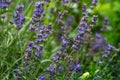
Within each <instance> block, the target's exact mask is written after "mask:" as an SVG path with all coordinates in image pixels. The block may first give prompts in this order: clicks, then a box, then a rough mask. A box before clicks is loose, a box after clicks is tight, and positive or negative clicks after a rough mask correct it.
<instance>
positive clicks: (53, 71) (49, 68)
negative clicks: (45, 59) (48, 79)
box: [46, 65, 55, 75]
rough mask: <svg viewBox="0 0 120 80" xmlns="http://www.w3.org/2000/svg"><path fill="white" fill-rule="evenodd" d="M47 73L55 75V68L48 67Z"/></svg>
mask: <svg viewBox="0 0 120 80" xmlns="http://www.w3.org/2000/svg"><path fill="white" fill-rule="evenodd" d="M46 71H47V72H49V73H50V74H51V75H52V74H54V73H55V67H54V66H52V65H50V67H48V68H47V69H46Z"/></svg>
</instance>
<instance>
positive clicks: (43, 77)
mask: <svg viewBox="0 0 120 80" xmlns="http://www.w3.org/2000/svg"><path fill="white" fill-rule="evenodd" d="M45 79H46V76H45V75H42V76H41V77H40V78H39V79H38V80H45Z"/></svg>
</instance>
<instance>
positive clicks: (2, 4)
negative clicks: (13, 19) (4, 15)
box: [0, 0, 10, 9]
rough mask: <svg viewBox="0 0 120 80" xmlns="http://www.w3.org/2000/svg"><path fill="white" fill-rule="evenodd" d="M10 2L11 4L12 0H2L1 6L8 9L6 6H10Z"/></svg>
mask: <svg viewBox="0 0 120 80" xmlns="http://www.w3.org/2000/svg"><path fill="white" fill-rule="evenodd" d="M9 4H10V1H7V0H0V8H1V9H6V8H8V6H9Z"/></svg>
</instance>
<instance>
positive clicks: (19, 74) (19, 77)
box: [17, 71, 22, 80]
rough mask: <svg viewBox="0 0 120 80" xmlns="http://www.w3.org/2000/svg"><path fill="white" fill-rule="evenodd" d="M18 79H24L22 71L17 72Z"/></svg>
mask: <svg viewBox="0 0 120 80" xmlns="http://www.w3.org/2000/svg"><path fill="white" fill-rule="evenodd" d="M17 80H22V72H20V71H19V72H18V74H17Z"/></svg>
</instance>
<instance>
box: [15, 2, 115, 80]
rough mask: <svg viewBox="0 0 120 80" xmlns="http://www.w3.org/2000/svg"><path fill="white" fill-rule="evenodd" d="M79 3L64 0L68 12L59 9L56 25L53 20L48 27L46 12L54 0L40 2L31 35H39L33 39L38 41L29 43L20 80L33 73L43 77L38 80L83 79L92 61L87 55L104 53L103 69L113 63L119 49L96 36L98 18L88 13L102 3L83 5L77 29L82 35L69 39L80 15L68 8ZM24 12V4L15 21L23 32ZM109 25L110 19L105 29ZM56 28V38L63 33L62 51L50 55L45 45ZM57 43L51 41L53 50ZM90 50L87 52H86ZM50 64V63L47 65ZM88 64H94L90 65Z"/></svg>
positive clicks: (36, 6)
mask: <svg viewBox="0 0 120 80" xmlns="http://www.w3.org/2000/svg"><path fill="white" fill-rule="evenodd" d="M78 1H79V0H62V1H60V3H62V8H64V9H65V10H63V11H59V10H56V14H57V16H58V17H56V18H54V17H53V22H52V19H50V21H51V23H49V22H48V23H46V24H45V21H44V20H45V19H46V18H47V17H48V16H46V10H45V9H46V8H49V7H48V6H49V4H50V3H51V0H45V1H40V2H36V4H35V10H34V13H33V17H32V22H31V23H30V25H29V29H30V30H32V31H30V32H31V33H35V34H34V36H33V37H34V39H33V41H30V42H29V43H28V46H27V50H26V54H25V56H24V66H23V67H24V70H23V72H22V71H21V72H18V74H17V78H18V80H21V79H22V75H23V76H28V75H29V73H33V74H34V77H35V78H38V77H39V78H38V80H59V78H60V77H63V76H64V79H66V80H71V79H73V78H75V79H76V80H78V76H77V75H79V77H80V76H81V73H82V70H84V69H85V68H84V64H85V63H84V62H85V60H90V59H89V58H88V59H86V58H87V54H89V53H90V55H93V56H92V58H93V57H94V56H96V55H95V54H98V53H101V52H102V59H103V60H99V61H98V64H99V65H100V66H102V65H103V62H104V61H105V60H107V61H110V58H111V53H112V52H116V48H115V47H113V46H111V45H110V44H108V41H107V40H106V38H104V37H103V36H102V35H101V34H99V33H96V32H95V34H92V29H93V28H94V27H95V26H96V25H97V20H98V15H92V13H91V12H89V11H87V10H88V9H91V10H92V9H93V7H95V6H97V2H98V0H92V6H90V7H88V6H87V5H86V4H84V5H83V7H82V17H80V22H79V24H78V27H77V30H78V32H77V34H75V35H74V36H73V37H71V36H69V35H70V33H71V31H72V29H75V27H74V26H73V22H74V18H75V17H76V16H74V15H69V16H67V13H68V11H69V10H67V8H69V7H67V6H69V5H68V4H69V3H74V2H76V4H77V2H78ZM58 2H59V1H58ZM46 6H47V7H46ZM23 9H24V6H23V5H18V6H17V11H16V12H15V13H14V21H15V24H16V25H17V27H18V29H21V28H22V27H23V24H24V23H25V18H24V13H23ZM70 9H71V7H70ZM57 11H58V13H57ZM90 14H91V15H90ZM51 15H52V13H51ZM53 15H54V14H53ZM50 17H51V16H50ZM54 21H55V22H54ZM53 23H54V24H53ZM108 24H109V22H108V18H105V19H104V24H103V27H104V28H106V26H107V25H108ZM56 28H58V29H59V31H58V32H57V31H55V32H54V33H55V35H56V34H57V33H58V34H60V37H59V40H60V41H58V43H60V47H59V49H58V50H55V51H56V52H54V50H53V51H52V50H51V51H50V52H49V51H47V49H46V45H45V44H47V43H46V42H47V39H48V38H50V37H51V36H53V35H51V34H52V33H53V30H56ZM75 30H76V29H75ZM50 39H51V38H50ZM48 44H49V43H48ZM54 44H56V43H54V41H53V42H52V40H51V43H50V49H52V47H51V45H52V46H54ZM86 48H87V50H86V51H85V49H86ZM49 53H50V54H49ZM51 53H55V54H51ZM74 53H78V54H74ZM79 53H81V54H79ZM91 53H92V54H91ZM93 53H95V54H93ZM44 54H49V55H50V56H49V57H50V58H49V59H45V60H44ZM81 55H82V56H81ZM84 57H85V59H84ZM90 57H91V56H90ZM100 57H101V56H100ZM47 61H48V63H46V62H47ZM44 65H45V66H44ZM85 65H86V64H85ZM87 65H90V64H89V63H87ZM87 74H88V73H87ZM88 75H89V74H88ZM83 76H85V75H83ZM28 77H29V76H28Z"/></svg>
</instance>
